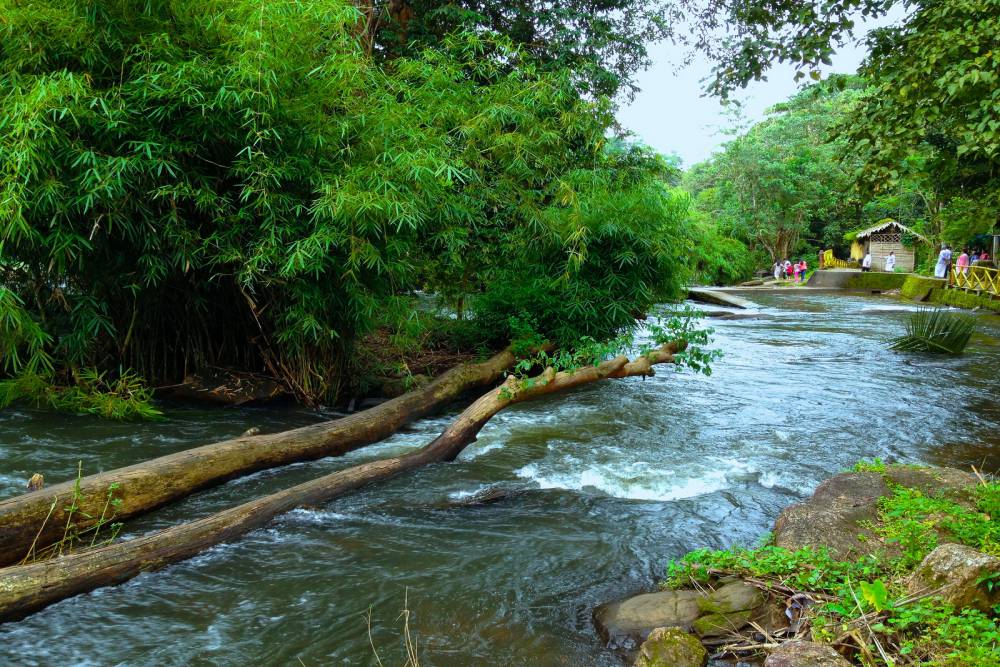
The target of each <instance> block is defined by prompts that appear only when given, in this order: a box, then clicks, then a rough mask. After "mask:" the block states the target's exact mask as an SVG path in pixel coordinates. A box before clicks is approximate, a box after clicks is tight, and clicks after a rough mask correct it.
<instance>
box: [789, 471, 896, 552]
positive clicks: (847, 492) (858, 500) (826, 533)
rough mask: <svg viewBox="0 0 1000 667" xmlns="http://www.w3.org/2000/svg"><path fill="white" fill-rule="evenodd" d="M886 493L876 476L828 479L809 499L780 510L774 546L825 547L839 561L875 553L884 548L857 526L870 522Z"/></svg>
mask: <svg viewBox="0 0 1000 667" xmlns="http://www.w3.org/2000/svg"><path fill="white" fill-rule="evenodd" d="M888 493H889V487H888V485H887V484H886V483H885V480H883V479H882V476H881V475H879V474H877V473H867V472H864V473H844V474H842V475H837V476H836V477H831V478H830V479H828V480H826V481H825V482H823V483H822V484H820V485H819V487H817V489H816V492H815V493H814V494H813V497H812V498H810V499H809V500H807V501H805V502H803V503H797V504H795V505H790V506H789V507H786V508H785V509H784V510H782V511H781V514H780V515H779V516H778V520H777V521H776V522H775V524H774V543H775V545H777V546H779V547H784V548H787V549H801V548H803V547H812V548H814V549H821V548H823V547H826V548H827V549H829V551H830V554H831V555H832V556H833V557H834V558H839V559H846V558H850V557H856V556H862V555H867V554H871V553H875V552H876V551H878V550H879V549H880V548H882V547H883V546H884V545H883V543H882V541H881V540H880V539H879V538H878V536H877V535H875V534H874V533H873V532H872V531H870V530H868V529H867V528H862V527H861V526H859V525H858V523H859V522H862V521H874V520H875V519H876V518H877V515H878V500H879V498H881V497H882V496H884V495H887V494H888ZM859 536H860V537H859Z"/></svg>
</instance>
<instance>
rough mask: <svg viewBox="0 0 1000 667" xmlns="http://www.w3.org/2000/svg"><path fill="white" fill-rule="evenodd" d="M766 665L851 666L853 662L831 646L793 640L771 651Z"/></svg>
mask: <svg viewBox="0 0 1000 667" xmlns="http://www.w3.org/2000/svg"><path fill="white" fill-rule="evenodd" d="M764 667H851V663H849V662H848V661H847V660H845V659H844V657H843V656H841V655H840V654H839V653H837V652H836V651H834V650H833V649H832V648H830V647H829V646H824V645H823V644H816V643H814V642H805V641H791V642H785V643H784V644H782V645H781V646H779V647H778V648H776V649H774V650H773V651H771V654H770V655H769V656H767V660H765V661H764Z"/></svg>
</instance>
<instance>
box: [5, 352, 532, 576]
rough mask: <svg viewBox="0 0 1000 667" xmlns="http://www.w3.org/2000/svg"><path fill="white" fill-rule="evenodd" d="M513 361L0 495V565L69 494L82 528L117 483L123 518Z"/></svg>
mask: <svg viewBox="0 0 1000 667" xmlns="http://www.w3.org/2000/svg"><path fill="white" fill-rule="evenodd" d="M513 364H514V355H513V354H512V353H511V351H510V350H504V351H503V352H500V353H499V354H496V355H495V356H493V357H492V358H490V359H489V360H487V361H484V362H481V363H476V364H462V365H460V366H456V367H455V368H452V369H451V370H449V371H447V372H445V373H443V374H442V375H440V376H439V377H438V378H437V379H435V380H434V381H433V382H431V383H430V384H428V385H427V386H426V387H423V388H421V389H417V390H414V391H411V392H409V393H407V394H404V395H402V396H400V397H398V398H394V399H392V400H390V401H386V402H385V403H382V404H380V405H377V406H375V407H373V408H371V409H369V410H365V411H363V412H358V413H355V414H352V415H349V416H347V417H344V418H342V419H337V420H334V421H328V422H323V423H319V424H312V425H310V426H304V427H302V428H297V429H294V430H291V431H284V432H281V433H273V434H269V435H257V436H241V437H239V438H235V439H233V440H226V441H223V442H216V443H212V444H209V445H203V446H201V447H196V448H194V449H188V450H185V451H182V452H177V453H174V454H169V455H167V456H161V457H159V458H156V459H152V460H150V461H144V462H142V463H137V464H135V465H131V466H128V467H126V468H118V469H116V470H111V471H108V472H105V473H101V474H97V475H91V476H89V477H84V478H83V479H81V480H79V491H78V492H76V491H75V486H76V483H77V482H76V480H71V481H68V482H64V483H62V484H55V485H53V486H49V487H46V488H44V489H41V490H38V491H34V492H32V493H26V494H24V495H21V496H17V497H14V498H10V499H8V500H4V501H0V566H3V565H10V564H13V563H18V562H20V561H21V560H22V559H23V558H24V557H25V555H26V554H27V553H28V550H29V548H31V547H32V545H34V547H35V548H36V549H38V550H41V549H42V548H44V547H46V546H48V545H50V544H53V543H55V542H58V541H59V540H60V538H62V536H63V532H64V526H65V524H66V519H67V517H66V507H67V506H68V505H70V504H71V503H74V501H75V504H76V506H77V507H76V511H75V512H74V516H73V519H74V522H75V527H76V528H77V529H78V530H83V529H85V528H88V527H89V526H90V525H92V524H93V523H94V522H95V521H96V517H98V516H100V514H101V508H102V506H103V505H104V504H105V502H107V499H108V489H109V488H111V487H112V484H117V485H118V486H117V488H116V490H115V497H116V498H118V499H119V500H120V501H121V503H120V504H119V505H118V506H117V508H116V511H115V520H116V521H121V520H123V519H127V518H128V517H131V516H135V515H138V514H142V513H143V512H148V511H149V510H151V509H154V508H156V507H159V506H160V505H163V504H165V503H168V502H171V501H173V500H177V499H179V498H183V497H185V496H187V495H189V494H191V493H193V492H195V491H197V490H199V489H202V488H205V487H208V486H212V485H214V484H219V483H221V482H224V481H226V480H229V479H233V478H234V477H240V476H243V475H247V474H249V473H252V472H255V471H257V470H263V469H265V468H274V467H277V466H282V465H287V464H289V463H294V462H296V461H307V460H312V459H318V458H322V457H324V456H337V455H341V454H345V453H347V452H350V451H352V450H355V449H358V448H360V447H364V446H365V445H369V444H371V443H374V442H378V441H379V440H383V439H385V438H387V437H389V436H390V435H392V434H393V433H394V432H395V431H397V430H398V429H399V428H400V427H402V426H404V425H405V424H407V423H409V422H411V421H413V420H415V419H419V418H421V417H423V416H425V415H427V414H429V413H431V412H433V411H435V410H438V409H440V408H441V407H443V406H445V405H447V404H448V403H450V402H452V401H454V400H456V399H457V398H458V397H460V396H461V395H462V394H464V393H465V392H467V391H469V390H472V389H479V388H481V387H484V386H488V385H491V384H494V383H496V382H497V381H498V380H499V379H500V377H501V375H502V373H503V372H504V371H505V370H507V369H508V368H510V367H511V366H513ZM53 508H54V509H53Z"/></svg>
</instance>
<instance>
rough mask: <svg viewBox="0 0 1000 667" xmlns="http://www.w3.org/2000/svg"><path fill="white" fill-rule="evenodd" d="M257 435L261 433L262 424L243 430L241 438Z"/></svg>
mask: <svg viewBox="0 0 1000 667" xmlns="http://www.w3.org/2000/svg"><path fill="white" fill-rule="evenodd" d="M255 435H260V426H251V427H250V428H248V429H247V430H245V431H243V433H242V435H240V437H241V438H250V437H253V436H255Z"/></svg>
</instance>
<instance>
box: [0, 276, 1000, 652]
mask: <svg viewBox="0 0 1000 667" xmlns="http://www.w3.org/2000/svg"><path fill="white" fill-rule="evenodd" d="M751 298H753V299H754V300H755V301H757V303H758V304H759V311H758V312H757V313H756V314H755V315H754V316H753V317H752V318H750V319H734V320H714V321H713V322H712V325H713V326H714V327H715V329H716V334H715V344H716V346H717V347H719V348H721V349H723V350H724V351H725V357H724V359H723V360H721V361H719V362H718V363H717V364H716V372H715V374H714V375H713V376H712V377H702V376H695V375H692V374H687V373H682V374H678V373H675V372H672V371H669V370H667V371H661V372H660V374H659V375H658V376H656V377H655V378H652V379H647V380H645V381H643V380H639V379H634V380H627V381H616V382H614V383H610V382H609V383H605V384H603V385H597V386H591V387H585V388H582V389H581V390H579V391H575V392H574V393H572V394H569V395H564V396H559V397H555V398H552V399H550V400H547V401H545V402H541V403H535V404H531V405H526V406H522V407H520V408H517V409H512V410H510V411H509V412H505V413H503V414H501V415H499V416H498V417H497V418H496V419H495V420H493V421H492V422H491V423H490V424H489V425H488V426H487V427H486V428H485V429H484V430H483V432H482V435H481V437H480V439H479V441H478V442H477V443H475V444H474V445H473V446H471V447H470V448H469V449H468V450H466V452H465V453H463V455H462V456H461V457H460V458H459V460H458V461H456V462H455V463H452V464H447V465H439V466H435V467H431V468H427V469H424V470H421V471H419V472H417V473H415V474H412V475H409V476H406V477H402V478H399V479H396V480H393V481H391V482H389V483H386V484H381V485H378V486H374V487H371V488H368V489H366V490H364V491H362V492H361V493H359V494H357V495H354V496H352V497H349V498H344V499H341V500H338V501H335V502H333V503H330V504H329V505H327V506H325V507H321V508H312V509H304V510H298V511H295V512H292V513H291V514H289V515H287V516H284V517H282V518H280V519H279V520H277V521H275V522H274V523H272V524H271V525H270V526H269V527H268V528H266V529H264V530H260V531H257V532H255V533H253V534H251V535H249V536H247V537H246V538H244V539H242V540H240V541H238V542H236V543H233V544H228V545H224V546H220V547H218V548H215V549H212V550H211V551H209V552H207V553H204V554H202V555H201V556H198V557H196V558H194V559H192V560H189V561H187V562H185V563H181V564H178V565H175V566H172V567H170V568H167V569H166V570H162V571H159V572H155V573H150V574H145V575H142V576H140V577H138V578H137V579H135V580H133V581H131V582H129V583H127V584H125V585H122V586H118V587H115V588H107V589H103V590H99V591H96V592H94V593H91V594H88V595H84V596H80V597H77V598H75V599H72V600H67V601H65V602H62V603H60V604H57V605H55V606H52V607H50V608H48V609H47V610H45V611H43V612H41V613H38V614H36V615H34V616H32V617H30V618H28V619H26V620H24V621H22V622H19V623H13V624H7V625H3V626H0V663H2V664H4V665H77V664H79V665H149V666H154V665H155V666H166V665H178V666H180V665H300V664H301V665H306V666H307V667H313V666H319V665H374V664H377V663H376V662H375V659H374V657H373V649H372V646H371V644H372V643H373V644H374V646H375V647H376V650H377V651H378V654H379V655H380V656H381V660H382V663H383V664H384V665H386V667H389V666H390V665H398V666H401V665H402V664H403V663H404V661H405V658H404V656H403V652H402V647H401V642H400V632H401V620H399V612H400V610H401V609H402V608H403V606H404V600H406V601H407V602H408V607H409V609H410V610H411V612H412V616H411V623H410V625H411V630H412V632H413V633H414V634H415V635H416V636H417V638H418V643H419V646H420V650H421V653H422V656H423V664H424V665H425V666H426V665H442V666H465V665H511V666H514V665H619V664H622V663H621V656H619V655H616V654H615V653H613V652H611V651H608V650H606V649H605V648H604V647H603V646H602V645H601V643H600V641H599V640H598V639H597V638H596V637H595V634H594V630H593V626H592V623H591V612H592V610H593V607H594V606H595V605H596V604H599V603H600V602H603V601H606V600H609V599H613V598H618V597H622V596H624V595H627V594H629V593H633V592H638V591H640V590H642V589H647V588H649V587H652V586H654V585H655V583H656V581H657V580H658V579H659V578H660V577H661V576H662V574H663V571H664V568H665V566H666V563H667V561H668V560H669V559H670V558H671V557H676V556H679V555H681V554H682V553H684V552H685V551H687V550H689V549H692V548H695V547H701V546H709V547H721V546H724V545H728V544H732V543H737V544H752V543H754V542H755V541H756V540H757V539H758V538H759V536H760V535H761V534H763V533H764V532H766V531H767V530H768V528H769V527H770V525H771V523H772V521H773V520H774V518H775V517H776V515H777V513H778V511H779V510H780V509H781V507H783V506H784V505H786V504H788V503H791V502H794V501H795V500H797V499H799V498H801V497H803V496H804V495H805V494H807V493H809V492H810V490H811V489H812V488H813V487H815V485H816V484H818V483H819V482H820V481H821V480H822V479H823V478H824V477H826V476H828V475H830V474H832V473H836V472H838V471H840V470H843V469H845V468H847V467H849V466H850V465H851V464H852V463H853V462H855V461H856V460H858V459H859V458H861V457H876V456H878V457H882V458H891V459H895V460H899V461H908V462H934V463H941V464H963V465H964V464H968V463H972V462H976V463H985V464H986V466H987V467H988V468H989V467H991V466H992V467H994V468H995V467H997V465H998V461H997V455H996V452H997V451H998V450H1000V449H998V447H997V441H998V439H1000V438H998V435H997V433H998V426H1000V407H998V405H997V403H996V401H995V397H996V396H997V395H998V390H1000V380H998V379H997V377H996V369H997V368H998V367H1000V363H998V362H1000V343H998V340H997V338H996V336H998V335H1000V331H998V329H997V327H996V326H995V325H994V324H992V323H989V322H986V323H985V324H984V329H983V332H984V333H983V334H981V335H978V336H977V337H976V339H975V340H974V342H973V345H972V347H971V348H970V350H969V352H968V354H967V355H965V356H964V357H961V358H958V359H926V358H921V357H908V356H902V355H899V354H895V353H892V352H889V351H887V350H886V347H885V345H884V343H883V339H884V338H885V337H887V336H889V335H892V334H895V333H897V332H898V331H900V330H901V328H902V324H901V322H902V318H903V317H904V316H905V310H907V309H908V308H910V306H907V305H900V304H898V303H896V302H892V301H888V300H878V299H871V298H868V299H864V298H856V297H844V296H819V295H808V294H802V293H789V294H781V295H751ZM317 418H318V416H317V415H316V414H314V413H310V412H306V411H298V410H286V411H276V410H224V411H218V410H212V411H206V410H193V409H179V408H178V409H173V410H171V419H170V420H169V421H167V422H164V423H162V424H152V425H139V426H137V425H134V424H132V425H118V424H108V423H103V422H99V421H97V420H93V419H89V418H83V417H65V416H53V415H51V414H44V413H38V412H33V411H28V410H11V409H9V410H6V411H4V412H2V413H0V495H2V496H4V497H6V496H9V495H11V494H14V493H18V492H20V489H21V487H22V485H23V483H24V480H25V479H26V478H27V477H28V476H29V475H30V473H32V472H35V471H42V472H44V473H45V474H46V476H47V478H48V479H49V480H50V481H54V480H58V479H63V478H67V477H69V476H71V475H72V474H73V473H74V471H75V468H76V465H77V461H78V460H82V464H83V468H84V471H85V472H86V473H90V472H95V471H97V470H101V469H108V468H113V467H116V466H120V465H124V464H128V463H132V462H135V461H139V460H142V459H146V458H150V457H153V456H157V455H160V454H164V453H168V452H172V451H176V450H179V449H183V448H186V447H189V446H192V445H195V444H200V443H204V442H210V441H213V440H216V439H220V438H224V437H228V436H232V435H235V434H238V433H240V432H242V431H243V430H244V429H246V428H247V427H249V426H253V425H259V426H261V427H263V428H264V429H265V430H278V429H282V428H287V427H291V426H296V425H300V424H304V423H308V422H310V421H314V420H316V419H317ZM448 418H449V416H448V415H442V416H440V417H436V418H433V419H428V420H424V421H422V422H420V423H418V424H416V425H414V426H413V427H411V428H409V429H407V430H406V431H405V432H402V433H399V434H397V435H396V436H394V437H393V438H392V439H390V440H389V441H386V442H385V443H382V444H380V445H377V446H374V447H371V448H368V449H367V450H363V451H361V452H356V453H354V454H352V455H350V456H347V457H343V458H339V459H328V460H324V461H319V462H313V463H308V464H301V465H295V466H290V467H288V468H284V469H282V470H279V471H267V472H263V473H258V474H256V475H253V476H251V477H249V478H245V479H242V480H236V481H233V482H230V483H228V484H225V485H223V486H221V487H218V488H216V489H212V490H210V491H208V492H205V493H201V494H199V495H198V496H197V497H195V498H192V499H189V500H187V501H184V502H182V503H179V504H176V505H173V506H171V507H168V508H166V509H163V510H161V511H159V512H157V513H155V514H154V515H152V516H151V517H148V518H145V519H142V520H134V521H132V522H130V523H129V526H128V530H129V531H131V533H133V534H135V533H139V532H142V531H145V530H150V529H154V528H158V527H163V526H166V525H169V524H171V523H174V522H176V521H179V520H182V519H188V518H194V517H198V516H203V515H205V514H207V513H209V512H212V511H215V510H218V509H221V508H224V507H228V506H230V505H232V504H234V503H236V502H239V501H241V500H244V499H246V498H249V497H251V496H253V495H256V494H260V493H265V492H268V491H271V490H275V489H278V488H282V487H284V486H287V485H289V484H292V483H295V482H298V481H303V480H305V479H310V478H312V477H315V476H317V475H319V474H322V473H324V472H328V471H331V470H335V469H338V468H341V467H344V466H347V465H351V464H354V463H357V462H358V461H362V460H367V459H370V458H373V457H379V456H385V455H387V454H390V453H395V452H398V451H403V450H406V449H409V448H412V447H418V446H420V445H422V444H424V443H426V442H427V441H429V440H430V439H431V438H432V437H433V436H434V435H435V434H436V433H438V432H439V431H440V430H441V429H442V428H443V426H444V425H445V424H446V423H447V421H448ZM491 485H504V486H507V487H510V488H517V489H520V490H521V492H519V493H517V494H514V495H512V496H511V497H509V498H507V499H506V500H504V501H502V502H497V503H492V504H488V505H481V506H466V505H462V504H461V503H460V502H459V501H461V500H462V499H464V498H466V497H468V496H469V495H470V494H473V493H475V492H477V491H479V490H481V489H484V488H487V487H489V486H491ZM369 609H370V610H371V641H369V636H368V621H367V620H366V614H367V613H368V610H369ZM300 661H301V662H300Z"/></svg>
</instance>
